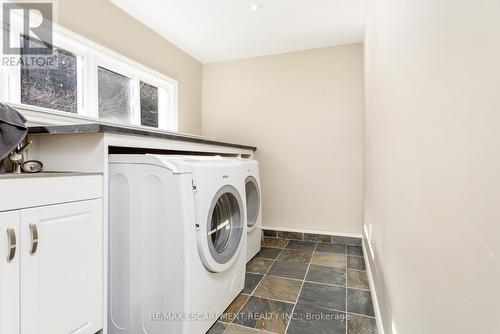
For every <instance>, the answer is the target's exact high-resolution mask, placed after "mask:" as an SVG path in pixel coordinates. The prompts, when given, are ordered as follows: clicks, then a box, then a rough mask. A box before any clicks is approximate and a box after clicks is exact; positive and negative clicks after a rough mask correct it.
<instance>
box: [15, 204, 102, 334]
mask: <svg viewBox="0 0 500 334" xmlns="http://www.w3.org/2000/svg"><path fill="white" fill-rule="evenodd" d="M101 219H102V218H101V201H100V200H92V201H82V202H74V203H68V204H59V205H52V206H45V207H40V208H33V209H26V210H21V237H22V240H21V244H22V254H21V315H22V316H21V333H22V334H47V333H50V334H67V333H72V334H89V333H95V332H97V331H98V330H100V329H101V328H102V314H101V313H102V226H101V225H102V224H101ZM36 240H38V243H37V241H36Z"/></svg>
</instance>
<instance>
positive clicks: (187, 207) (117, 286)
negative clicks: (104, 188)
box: [108, 155, 247, 334]
mask: <svg viewBox="0 0 500 334" xmlns="http://www.w3.org/2000/svg"><path fill="white" fill-rule="evenodd" d="M109 185H110V187H109V189H110V194H109V196H110V206H109V217H110V222H109V247H110V248H109V289H108V290H109V292H108V301H109V309H108V332H109V333H111V334H137V333H144V334H160V333H161V334H169V333H175V334H203V333H205V332H206V331H208V330H209V328H210V327H211V326H212V325H213V324H214V323H215V321H216V320H217V318H218V316H219V315H220V313H222V312H223V311H224V310H225V309H226V308H227V307H228V306H229V305H230V303H231V302H232V301H233V300H234V298H236V297H237V296H238V294H239V293H240V292H241V291H242V290H243V288H244V281H245V265H246V236H247V235H246V234H247V233H246V211H245V205H244V202H243V201H244V198H245V185H244V182H243V177H242V169H241V165H240V164H239V163H238V162H237V161H235V160H232V161H231V160H225V159H222V158H220V157H213V158H212V159H207V158H203V159H202V158H199V159H197V158H196V157H179V156H159V155H110V157H109Z"/></svg>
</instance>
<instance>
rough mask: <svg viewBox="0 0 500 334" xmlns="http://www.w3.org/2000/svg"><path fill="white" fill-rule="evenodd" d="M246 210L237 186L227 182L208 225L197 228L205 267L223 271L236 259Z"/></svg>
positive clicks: (213, 206)
mask: <svg viewBox="0 0 500 334" xmlns="http://www.w3.org/2000/svg"><path fill="white" fill-rule="evenodd" d="M243 214H244V210H243V202H242V200H241V196H240V194H239V193H238V191H237V190H236V188H235V187H233V186H231V185H225V186H223V187H222V188H221V189H219V191H218V192H217V193H216V194H215V196H214V198H213V200H212V203H211V205H210V209H209V210H208V217H207V223H206V227H204V226H200V230H199V231H198V238H197V239H198V252H199V254H200V257H201V259H202V262H203V265H204V266H205V268H206V269H207V270H209V271H211V272H222V271H224V270H226V269H228V268H229V267H230V266H231V265H232V264H233V262H234V261H235V260H236V257H237V255H238V254H239V251H240V248H241V247H240V245H241V242H242V239H243V238H242V237H243V231H244V219H243V218H244V217H243Z"/></svg>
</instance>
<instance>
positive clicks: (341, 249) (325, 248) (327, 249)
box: [316, 244, 347, 254]
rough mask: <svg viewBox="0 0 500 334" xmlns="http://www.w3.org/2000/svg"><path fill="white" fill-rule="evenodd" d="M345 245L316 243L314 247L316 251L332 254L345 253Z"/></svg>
mask: <svg viewBox="0 0 500 334" xmlns="http://www.w3.org/2000/svg"><path fill="white" fill-rule="evenodd" d="M346 247H347V246H345V245H333V244H318V246H317V247H316V252H322V253H334V254H345V253H346Z"/></svg>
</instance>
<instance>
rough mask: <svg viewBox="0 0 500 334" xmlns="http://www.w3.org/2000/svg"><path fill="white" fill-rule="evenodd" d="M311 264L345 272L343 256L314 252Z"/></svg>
mask: <svg viewBox="0 0 500 334" xmlns="http://www.w3.org/2000/svg"><path fill="white" fill-rule="evenodd" d="M311 264H316V265H318V266H325V267H332V268H337V269H343V270H345V268H346V266H347V256H345V255H344V254H334V253H321V252H314V254H313V257H312V258H311Z"/></svg>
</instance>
